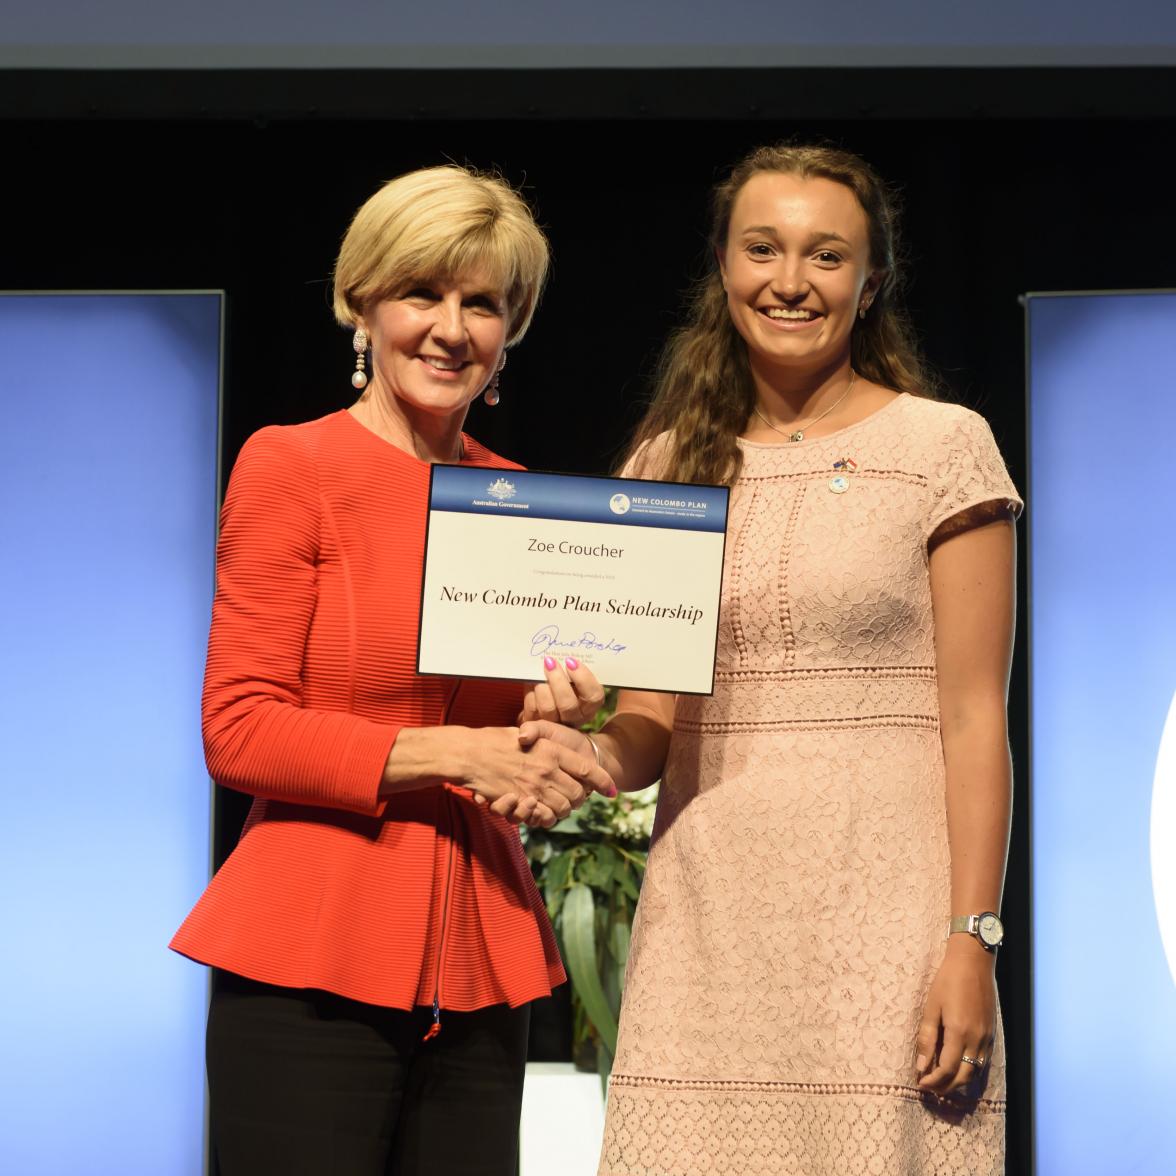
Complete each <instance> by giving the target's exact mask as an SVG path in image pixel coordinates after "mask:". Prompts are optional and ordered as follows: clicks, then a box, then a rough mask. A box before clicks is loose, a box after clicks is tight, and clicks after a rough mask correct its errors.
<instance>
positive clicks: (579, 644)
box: [531, 625, 628, 656]
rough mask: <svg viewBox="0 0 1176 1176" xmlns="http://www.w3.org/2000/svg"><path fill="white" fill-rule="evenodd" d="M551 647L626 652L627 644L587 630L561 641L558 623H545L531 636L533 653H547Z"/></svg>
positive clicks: (599, 651)
mask: <svg viewBox="0 0 1176 1176" xmlns="http://www.w3.org/2000/svg"><path fill="white" fill-rule="evenodd" d="M550 649H591V650H593V651H594V652H596V653H624V651H625V650H626V649H628V646H627V645H619V644H617V642H616V641H614V640H613V639H612V638H611V637H609V638H608V639H607V640H604V641H602V640H601V639H600V638H599V637H597V636H596V634H595V633H592V632H590V631H588V630H585V631H584V632H583V633H581V634H580V635H579V636H578V637H572V638H570V639H569V640H567V641H561V640H560V636H559V626H558V625H544V626H543V628H542V629H540V630H539V632H538V633H536V634H535V636H534V637H532V638H531V655H532V656H534V655H535V654H537V653H547V651H548V650H550Z"/></svg>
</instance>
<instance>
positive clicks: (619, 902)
mask: <svg viewBox="0 0 1176 1176" xmlns="http://www.w3.org/2000/svg"><path fill="white" fill-rule="evenodd" d="M611 704H612V698H611V697H610V698H609V700H608V702H607V703H606V706H605V708H604V709H603V710H602V711H601V712H600V714H598V715H597V717H596V720H595V721H594V722H593V723H591V724H589V725H588V729H589V730H592V729H599V727H600V726H602V725H603V723H604V721H605V719H607V718H608V716H609V714H611V713H612V705H611ZM656 803H657V785H656V784H655V785H654V786H653V787H652V788H647V789H645V790H644V791H642V792H632V793H622V794H621V795H620V796H618V797H616V798H615V799H613V800H609V799H607V798H606V797H603V796H600V795H599V794H597V793H593V794H592V795H591V796H590V797H589V798H588V799H587V801H585V803H584V805H583V806H582V807H581V808H579V809H578V810H577V811H576V812H574V813H572V814H571V816H569V817H567V818H566V819H564V820H562V821H560V822H559V823H558V824H557V825H554V826H552V828H550V829H528V830H526V831H525V838H526V850H527V858H528V860H529V861H530V863H531V869H532V871H533V873H534V875H535V881H536V883H537V884H538V886H539V889H540V892H541V893H542V895H543V898H544V901H545V902H546V903H547V913H548V914H549V915H550V916H551V922H552V924H553V925H554V927H555V933H556V935H557V937H558V938H559V943H560V949H561V951H562V952H563V958H564V962H565V963H566V964H567V969H568V975H569V977H570V979H571V982H572V1057H573V1058H574V1059H575V1061H576V1064H577V1065H578V1066H580V1067H581V1068H585V1069H595V1070H597V1072H598V1073H599V1074H600V1077H601V1082H602V1083H603V1082H605V1081H606V1080H607V1078H608V1074H609V1071H610V1070H611V1068H612V1061H613V1057H614V1055H615V1054H616V1049H617V1018H618V1015H619V1014H620V1008H621V989H622V987H623V985H624V979H625V964H626V963H627V962H628V959H629V936H630V933H631V929H632V926H633V914H634V912H635V911H636V909H637V895H638V892H639V891H640V889H641V880H642V878H643V877H644V875H645V860H646V857H647V855H648V852H649V836H650V833H651V831H652V829H653V814H654V808H655V805H656Z"/></svg>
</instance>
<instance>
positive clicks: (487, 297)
mask: <svg viewBox="0 0 1176 1176" xmlns="http://www.w3.org/2000/svg"><path fill="white" fill-rule="evenodd" d="M508 313H509V308H508V307H507V305H506V299H505V297H504V295H503V294H502V292H501V291H499V290H496V289H495V288H494V287H493V285H492V284H491V283H489V282H487V281H485V280H483V278H482V276H481V275H480V274H477V273H470V274H465V275H461V276H458V277H455V278H446V279H436V280H433V281H427V282H414V283H410V284H409V285H408V287H407V288H406V289H405V290H404V291H403V292H401V293H398V294H397V295H395V296H394V297H391V298H385V299H382V300H381V301H380V302H377V303H376V304H375V305H374V306H371V307H369V308H368V310H367V312H366V313H365V314H363V315H361V316H360V317H359V319H358V325H359V326H361V327H363V328H364V329H365V330H366V331H367V333H368V337H369V338H370V340H371V349H372V384H373V386H374V388H375V389H376V390H377V391H387V392H389V393H391V394H392V395H393V396H395V397H397V399H398V400H399V401H401V403H402V406H403V407H404V408H407V409H409V410H410V411H414V410H415V411H417V412H426V413H429V414H431V415H434V416H451V415H454V414H457V413H462V414H464V412H465V410H466V408H467V406H468V405H469V403H470V401H471V400H473V399H474V398H475V397H476V396H477V395H478V394H479V393H480V392H481V391H482V389H483V388H485V387H486V385H487V384H488V383H489V382H490V380H491V378H492V377H493V376H494V373H495V372H496V371H497V370H498V366H499V364H500V363H501V360H502V353H503V348H504V347H505V345H506V332H507V318H508Z"/></svg>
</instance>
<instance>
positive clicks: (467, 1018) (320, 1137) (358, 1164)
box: [208, 976, 531, 1176]
mask: <svg viewBox="0 0 1176 1176" xmlns="http://www.w3.org/2000/svg"><path fill="white" fill-rule="evenodd" d="M222 980H223V983H222V984H221V986H220V988H219V990H218V991H217V992H216V994H215V995H214V996H213V998H212V1005H211V1007H210V1008H209V1013H208V1086H209V1093H210V1097H211V1113H212V1133H213V1146H214V1148H215V1151H216V1156H217V1159H218V1160H219V1163H220V1172H221V1176H270V1174H272V1176H426V1174H427V1176H467V1174H468V1176H515V1172H516V1170H517V1153H518V1131H519V1109H520V1106H521V1104H522V1097H523V1069H524V1066H525V1063H526V1057H527V1029H528V1025H529V1022H530V1015H531V1010H530V1006H529V1005H524V1006H522V1007H521V1008H517V1009H511V1008H509V1007H507V1006H506V1005H492V1006H491V1007H489V1008H485V1009H479V1010H477V1011H476V1012H472V1013H449V1012H443V1013H442V1016H441V1022H442V1030H441V1033H440V1034H438V1035H437V1036H436V1037H434V1038H433V1039H432V1040H431V1041H427V1042H425V1041H422V1038H423V1037H424V1035H425V1033H426V1032H427V1031H428V1028H429V1025H430V1024H431V1022H432V1013H431V1011H430V1010H428V1009H425V1008H418V1009H416V1010H415V1011H414V1012H411V1013H408V1012H402V1011H400V1010H399V1009H385V1008H380V1007H378V1006H375V1005H368V1004H362V1003H361V1002H359V1001H354V1000H347V999H345V998H344V997H341V996H335V995H333V994H331V993H327V992H319V991H317V990H314V989H292V988H275V987H272V986H270V985H265V984H256V983H254V982H253V981H250V980H243V979H242V978H241V977H238V976H225V977H222Z"/></svg>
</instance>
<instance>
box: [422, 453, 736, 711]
mask: <svg viewBox="0 0 1176 1176" xmlns="http://www.w3.org/2000/svg"><path fill="white" fill-rule="evenodd" d="M439 467H447V468H450V469H459V470H470V469H479V470H481V469H484V470H489V471H492V472H498V473H504V474H510V473H522V474H539V475H541V476H543V477H547V478H593V479H595V480H596V481H598V482H643V483H644V484H645V485H647V486H683V487H685V488H687V489H694V488H697V487H703V488H705V489H707V490H723V491H725V492H726V493H725V496H724V499H723V552H722V556H721V557H720V560H719V592H718V607H717V608H716V609H715V619H714V628H713V632H712V634H711V648H712V649H713V650H714V653H713V655H712V657H711V679H710V687H711V688H710V689H709V690H675V689H674V688H673V687H670V686H664V687H663V686H622V685H620V684H619V683H616V682H611V683H609V688H612V687H615V688H616V689H618V690H644V691H648V692H649V693H652V694H688V695H696V696H697V697H699V698H712V697H713V696H714V693H715V658H716V657H717V656H718V652H719V614H720V613H721V612H722V608H723V578H724V576H725V575H726V572H727V525H728V523H729V522H730V520H731V487H730V486H720V485H717V484H715V483H713V482H668V481H665V480H664V479H662V478H621V477H617V476H615V475H612V474H567V473H559V472H558V471H556V470H529V469H524V468H520V467H515V466H477V465H473V464H472V463H467V462H440V461H436V462H431V463H430V464H429V493H428V496H427V497H426V500H425V548H424V551H423V552H422V554H421V599H420V604H419V606H418V607H417V637H416V672H417V674H418V675H419V676H420V677H422V678H449V679H451V680H456V681H458V682H461V681H462V680H463V679H468V680H469V681H471V682H537V681H540V680H541V679H538V678H500V677H497V676H496V675H493V674H443V673H442V672H441V671H440V670H422V669H421V626H422V624H423V622H424V618H425V579H426V577H425V570H426V568H427V567H428V563H429V531H430V529H431V527H432V524H433V475H434V473H435V471H436V470H437V469H438V468H439ZM446 513H448V514H463V513H469V514H475V513H478V512H474V511H469V512H463V511H447V512H446ZM482 517H490V518H494V517H496V516H494V515H489V516H485V515H483V516H482ZM498 517H501V516H498ZM630 525H633V524H630ZM662 529H663V530H667V531H674V530H678V531H682V530H687V529H688V528H685V527H665V528H662Z"/></svg>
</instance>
